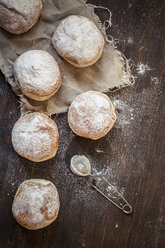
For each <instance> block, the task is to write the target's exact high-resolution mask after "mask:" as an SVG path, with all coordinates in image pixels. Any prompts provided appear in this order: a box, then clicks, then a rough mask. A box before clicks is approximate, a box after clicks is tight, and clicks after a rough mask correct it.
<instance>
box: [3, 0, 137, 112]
mask: <svg viewBox="0 0 165 248" xmlns="http://www.w3.org/2000/svg"><path fill="white" fill-rule="evenodd" d="M42 2H43V11H42V14H41V17H40V19H39V21H38V22H37V24H36V25H35V26H34V28H32V29H31V30H30V31H28V32H27V33H25V34H20V35H13V34H10V33H9V32H7V31H5V30H3V29H0V69H1V71H2V72H3V74H4V75H5V77H6V80H7V81H8V82H9V83H10V84H11V86H12V89H13V91H14V92H15V93H16V94H17V95H19V96H20V99H21V112H22V113H25V112H28V111H42V112H44V113H45V114H47V115H52V114H55V113H62V112H65V111H67V108H68V106H69V105H70V103H71V102H72V100H73V99H74V98H75V97H76V96H77V95H78V94H80V93H82V92H84V91H87V90H96V91H100V92H107V91H108V90H109V89H113V88H114V87H117V88H121V87H122V86H127V85H130V84H132V83H133V81H134V77H133V76H132V75H131V74H130V68H129V64H128V61H127V60H126V59H125V58H124V56H123V55H122V54H121V53H120V52H119V51H118V50H117V49H116V48H115V45H114V42H113V41H110V42H108V41H107V36H106V34H105V28H104V25H102V24H101V22H100V21H99V18H98V16H97V15H96V14H95V13H94V6H93V5H88V4H87V3H86V2H85V1H84V0H67V1H66V0H54V1H53V0H42ZM71 14H75V15H82V16H86V17H88V18H90V19H91V20H92V21H94V22H95V24H96V25H97V26H98V27H99V28H100V30H101V32H102V34H103V36H104V37H105V40H106V42H105V47H104V51H103V55H102V57H101V58H100V59H99V61H98V62H97V63H96V64H94V65H92V66H90V67H87V68H84V69H79V68H75V67H74V66H72V65H70V64H69V63H67V62H65V61H64V60H63V59H62V58H60V57H59V56H58V55H57V53H56V51H55V49H54V47H53V46H52V43H51V38H52V35H53V33H54V31H55V29H56V27H57V25H58V24H59V22H60V21H61V20H62V19H63V18H65V17H67V16H68V15H71ZM31 49H42V50H46V51H48V52H49V53H50V54H52V55H53V56H54V57H55V58H56V60H57V62H58V63H59V67H60V70H61V73H62V86H61V88H60V90H59V91H58V92H57V93H56V94H55V95H54V96H53V97H51V98H50V99H48V100H46V101H44V102H38V101H34V100H31V99H29V98H27V97H26V96H24V95H23V94H22V92H21V91H20V90H19V89H18V87H17V85H16V82H15V80H14V76H13V63H14V61H15V59H16V58H17V57H18V56H19V55H21V54H22V53H24V52H26V51H28V50H31Z"/></svg>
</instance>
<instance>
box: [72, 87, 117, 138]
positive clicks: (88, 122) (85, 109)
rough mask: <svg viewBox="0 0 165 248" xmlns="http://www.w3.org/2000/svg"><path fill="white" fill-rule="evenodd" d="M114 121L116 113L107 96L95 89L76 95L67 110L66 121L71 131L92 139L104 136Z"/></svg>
mask: <svg viewBox="0 0 165 248" xmlns="http://www.w3.org/2000/svg"><path fill="white" fill-rule="evenodd" d="M115 121H116V114H115V110H114V107H113V105H112V103H111V101H110V99H109V97H108V96H106V95H105V94H102V93H100V92H96V91H87V92H85V93H82V94H80V95H78V96H77V97H76V98H75V99H74V101H73V102H72V103H71V105H70V108H69V112H68V123H69V126H70V127H71V129H72V130H73V132H74V133H76V134H77V135H79V136H82V137H85V138H89V139H93V140H96V139H99V138H101V137H103V136H105V135H106V134H107V133H108V132H109V131H110V129H111V128H112V127H113V125H114V123H115Z"/></svg>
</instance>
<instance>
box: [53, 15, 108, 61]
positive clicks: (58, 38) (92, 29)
mask: <svg viewBox="0 0 165 248" xmlns="http://www.w3.org/2000/svg"><path fill="white" fill-rule="evenodd" d="M52 42H53V45H54V46H55V48H56V49H57V51H59V52H60V54H61V55H63V56H65V57H66V58H70V59H71V60H73V61H76V62H77V63H78V64H84V63H90V62H91V61H92V60H94V59H95V58H96V57H97V56H98V55H99V53H100V52H99V51H100V50H101V49H102V47H103V45H104V39H103V37H102V35H101V33H100V31H99V29H98V28H97V27H96V26H95V24H94V23H93V22H92V21H91V20H89V19H88V18H86V17H83V16H76V15H71V16H69V17H67V18H65V19H64V20H63V21H62V22H61V23H60V24H59V26H58V27H57V29H56V31H55V33H54V36H53V38H52Z"/></svg>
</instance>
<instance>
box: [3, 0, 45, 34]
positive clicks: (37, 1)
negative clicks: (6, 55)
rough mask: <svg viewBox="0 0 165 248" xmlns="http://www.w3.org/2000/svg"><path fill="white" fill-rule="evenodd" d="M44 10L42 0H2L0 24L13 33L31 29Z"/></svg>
mask: <svg viewBox="0 0 165 248" xmlns="http://www.w3.org/2000/svg"><path fill="white" fill-rule="evenodd" d="M41 11H42V2H41V0H28V1H27V0H1V1H0V26H1V27H2V28H3V29H5V30H7V31H8V32H10V33H13V34H21V33H25V32H27V31H28V30H29V29H31V28H32V27H33V26H34V25H35V24H36V22H37V21H38V19H39V17H40V14H41Z"/></svg>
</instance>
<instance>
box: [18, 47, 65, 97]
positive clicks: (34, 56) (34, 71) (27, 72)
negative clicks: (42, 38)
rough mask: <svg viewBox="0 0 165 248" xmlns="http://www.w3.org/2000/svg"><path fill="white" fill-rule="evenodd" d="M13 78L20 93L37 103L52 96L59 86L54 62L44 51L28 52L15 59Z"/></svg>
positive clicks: (58, 73)
mask: <svg viewBox="0 0 165 248" xmlns="http://www.w3.org/2000/svg"><path fill="white" fill-rule="evenodd" d="M14 76H15V79H16V81H17V83H18V85H19V87H20V88H21V90H22V92H23V93H24V94H25V95H26V96H28V97H30V98H32V99H34V100H38V101H44V100H46V99H48V98H50V97H51V96H52V95H54V94H55V93H56V92H57V90H58V89H59V87H60V85H61V74H60V70H59V67H58V64H57V62H56V60H55V59H54V58H53V57H52V56H51V55H50V54H49V53H48V52H46V51H43V50H30V51H28V52H25V53H23V54H22V55H21V56H19V57H18V59H16V61H15V64H14Z"/></svg>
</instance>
